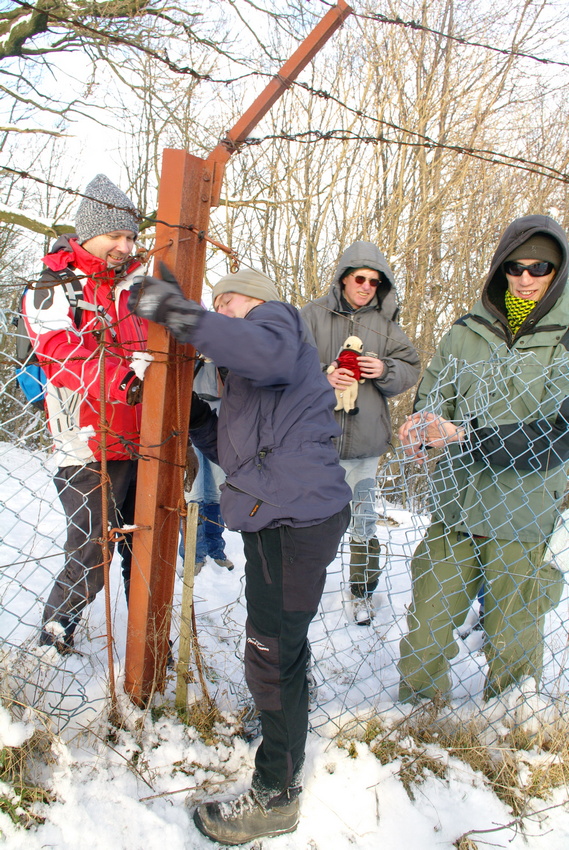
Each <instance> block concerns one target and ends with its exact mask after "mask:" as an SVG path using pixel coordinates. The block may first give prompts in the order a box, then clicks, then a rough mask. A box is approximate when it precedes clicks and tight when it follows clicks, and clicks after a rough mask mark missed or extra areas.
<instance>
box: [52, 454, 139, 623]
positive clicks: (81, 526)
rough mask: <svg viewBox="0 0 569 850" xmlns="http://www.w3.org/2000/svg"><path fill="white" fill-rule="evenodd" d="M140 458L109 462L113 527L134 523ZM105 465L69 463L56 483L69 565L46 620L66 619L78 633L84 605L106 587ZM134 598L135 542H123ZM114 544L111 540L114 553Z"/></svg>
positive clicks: (125, 571) (57, 583) (59, 579)
mask: <svg viewBox="0 0 569 850" xmlns="http://www.w3.org/2000/svg"><path fill="white" fill-rule="evenodd" d="M136 469H137V462H136V461H130V460H111V461H108V463H107V471H108V475H109V479H110V484H109V485H108V486H107V504H108V519H109V523H110V527H111V528H116V527H120V526H121V525H124V524H127V525H131V524H133V522H134V502H135V495H136ZM100 470H101V464H100V463H89V464H87V465H86V466H64V467H60V468H59V469H58V470H57V473H56V475H55V477H54V483H55V486H56V489H57V493H58V495H59V498H60V501H61V504H62V505H63V509H64V511H65V516H66V519H67V539H66V541H65V563H64V566H63V569H62V571H61V572H60V573H59V575H58V576H57V578H56V579H55V583H54V585H53V588H52V590H51V593H50V594H49V597H48V600H47V602H46V605H45V608H44V613H43V623H44V624H45V623H47V622H49V621H52V620H54V621H56V622H58V623H61V624H62V625H63V626H64V627H65V629H66V633H67V634H72V633H73V631H74V629H75V626H76V625H77V622H78V620H79V617H80V615H81V611H82V610H83V608H84V607H85V606H86V605H87V604H88V603H90V602H92V601H93V600H94V598H95V596H96V595H97V593H99V591H100V590H101V588H102V587H103V584H104V574H103V550H102V547H101V538H102V535H103V526H102V505H103V502H102V487H101V474H100ZM118 547H119V552H120V554H121V559H122V573H123V580H124V586H125V593H126V597H127V601H128V590H129V584H130V570H131V562H132V549H131V540H130V539H128V538H127V539H125V540H124V541H121V542H120V543H119V544H118ZM113 550H114V546H113V545H112V544H111V546H110V552H111V557H112V553H113Z"/></svg>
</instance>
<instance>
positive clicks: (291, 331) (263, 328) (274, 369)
mask: <svg viewBox="0 0 569 850" xmlns="http://www.w3.org/2000/svg"><path fill="white" fill-rule="evenodd" d="M305 335H306V329H305V326H304V324H303V322H302V319H301V318H300V314H299V313H298V311H297V310H296V309H295V308H294V307H292V306H291V305H290V304H284V303H283V302H279V301H268V302H266V303H263V304H260V305H258V306H257V307H254V308H253V309H252V310H251V312H250V313H248V314H247V317H246V318H245V319H234V318H229V317H228V316H222V315H220V314H218V313H205V314H204V315H203V316H202V318H201V321H200V323H199V326H198V327H197V328H196V330H195V332H194V334H193V337H192V343H193V344H194V345H195V346H196V348H198V349H199V350H200V351H201V352H203V354H205V355H206V356H207V357H210V358H211V359H212V360H213V362H214V363H215V364H216V366H227V367H229V369H230V370H231V372H234V373H235V374H237V375H241V377H243V378H248V379H249V380H250V381H251V383H252V384H253V385H254V386H257V387H267V388H269V387H274V388H275V389H279V388H280V387H283V386H286V385H288V384H292V383H293V382H294V381H296V380H297V379H298V376H297V375H296V365H297V362H298V354H299V348H300V344H301V342H302V340H303V338H304V336H305Z"/></svg>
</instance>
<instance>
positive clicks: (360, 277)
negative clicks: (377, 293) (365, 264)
mask: <svg viewBox="0 0 569 850" xmlns="http://www.w3.org/2000/svg"><path fill="white" fill-rule="evenodd" d="M352 277H353V279H354V280H355V282H356V283H357V285H358V286H361V285H362V283H365V282H366V281H367V282H368V283H369V285H370V286H379V280H378V279H377V278H376V277H366V276H365V275H364V274H352Z"/></svg>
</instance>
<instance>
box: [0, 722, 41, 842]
mask: <svg viewBox="0 0 569 850" xmlns="http://www.w3.org/2000/svg"><path fill="white" fill-rule="evenodd" d="M51 743H52V739H51V736H49V735H48V733H47V732H43V731H40V730H36V731H35V732H34V733H33V735H32V736H31V737H30V738H28V740H27V741H26V742H25V743H24V744H23V745H22V746H21V747H3V748H2V749H1V750H0V781H2V782H4V783H6V784H7V785H8V786H9V787H10V789H11V791H9V792H3V793H2V794H0V811H2V812H4V814H7V815H8V817H10V818H11V820H12V821H13V822H14V823H15V824H17V825H19V826H23V827H24V828H25V829H29V828H30V827H31V826H34V825H36V824H38V823H43V821H44V818H43V817H42V816H41V815H39V814H38V813H37V812H36V811H35V808H36V806H37V804H38V803H51V802H53V797H52V796H51V795H50V794H49V792H48V791H46V790H45V788H41V787H40V786H38V785H37V784H35V783H34V782H33V781H32V779H31V778H30V777H31V767H32V765H33V763H34V762H35V761H37V760H41V761H44V762H45V761H49V759H50V753H51Z"/></svg>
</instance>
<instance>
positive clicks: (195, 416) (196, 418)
mask: <svg viewBox="0 0 569 850" xmlns="http://www.w3.org/2000/svg"><path fill="white" fill-rule="evenodd" d="M211 416H212V410H211V407H210V406H209V404H208V403H207V401H204V400H203V399H201V398H200V397H199V395H198V394H197V392H196V391H195V390H192V404H191V407H190V431H192V430H193V429H195V428H201V426H202V425H204V424H205V423H206V422H207V420H208V419H210V418H211Z"/></svg>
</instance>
